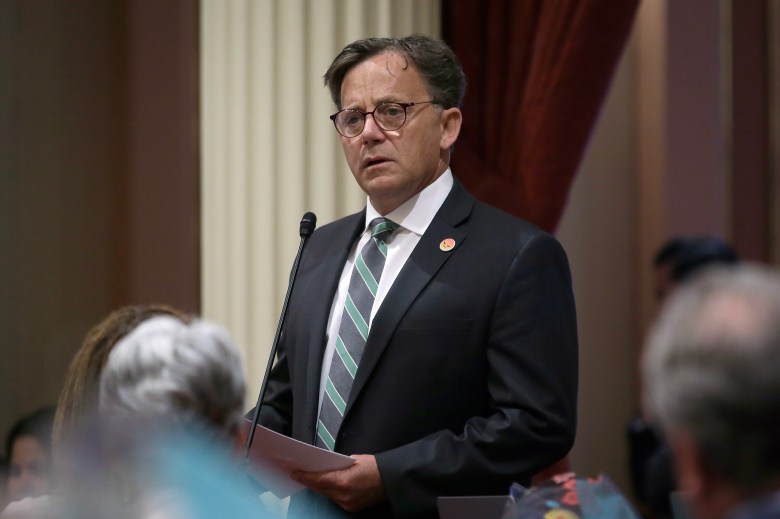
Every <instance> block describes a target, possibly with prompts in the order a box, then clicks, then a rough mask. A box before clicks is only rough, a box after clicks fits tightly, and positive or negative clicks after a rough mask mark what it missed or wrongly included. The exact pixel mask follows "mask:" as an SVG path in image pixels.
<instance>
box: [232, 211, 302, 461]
mask: <svg viewBox="0 0 780 519" xmlns="http://www.w3.org/2000/svg"><path fill="white" fill-rule="evenodd" d="M316 226H317V216H316V215H315V214H314V213H306V214H304V215H303V218H302V219H301V226H300V235H301V242H300V244H299V245H298V253H297V254H296V255H295V261H294V262H293V266H292V271H291V272H290V283H289V285H288V286H287V294H286V295H285V296H284V303H283V304H282V313H281V315H280V316H279V324H278V325H277V326H276V334H275V335H274V342H273V345H272V346H271V354H270V355H269V356H268V364H267V365H266V367H265V375H263V383H262V385H261V386H260V394H258V395H257V405H255V412H254V415H253V416H252V426H251V427H250V429H249V435H248V436H247V438H246V446H245V450H244V457H245V458H246V459H249V449H250V448H251V447H252V441H253V440H254V439H255V428H256V427H257V422H258V421H259V419H260V406H261V405H262V404H263V397H264V396H265V390H266V387H267V386H268V375H269V374H270V373H271V366H272V365H273V363H274V359H275V358H276V349H277V348H278V346H279V338H280V337H281V335H282V328H283V327H284V320H285V317H287V303H288V302H289V301H290V294H291V293H292V290H293V286H294V285H295V277H296V276H297V274H298V264H299V263H300V261H301V255H302V254H303V248H304V246H306V242H307V240H308V239H309V236H311V234H312V233H313V232H314V228H315V227H316Z"/></svg>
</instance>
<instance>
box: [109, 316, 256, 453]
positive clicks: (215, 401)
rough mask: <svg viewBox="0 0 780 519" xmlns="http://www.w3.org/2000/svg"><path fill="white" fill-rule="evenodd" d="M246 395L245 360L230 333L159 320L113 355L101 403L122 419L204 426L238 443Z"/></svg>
mask: <svg viewBox="0 0 780 519" xmlns="http://www.w3.org/2000/svg"><path fill="white" fill-rule="evenodd" d="M244 392H245V382H244V375H243V371H242V368H241V360H240V357H239V354H238V350H237V348H236V347H235V345H234V344H233V341H232V340H231V338H230V336H229V335H228V333H227V331H225V330H224V329H223V328H221V327H219V326H217V325H215V324H212V323H209V322H206V321H202V320H195V321H193V322H191V323H183V322H182V321H180V320H178V319H174V318H171V317H154V318H152V319H149V320H147V321H145V322H144V323H143V324H141V325H140V326H138V327H137V328H136V329H135V330H133V331H132V332H131V333H130V334H128V335H127V336H126V337H125V338H124V339H122V340H121V341H119V343H118V344H117V345H116V347H115V348H114V349H113V351H112V352H111V354H110V355H109V356H108V362H107V363H106V366H105V368H104V370H103V374H102V376H101V383H100V405H101V409H102V410H104V411H105V412H107V413H108V414H110V415H113V416H114V417H119V418H120V419H121V418H122V417H127V418H129V419H131V420H133V421H135V420H140V421H148V422H152V423H155V422H160V421H162V422H165V423H166V424H168V425H173V426H182V427H183V428H185V429H186V428H190V427H192V426H198V427H204V428H206V429H207V430H208V431H211V432H216V433H217V434H218V435H219V436H223V437H225V438H229V439H233V438H235V436H236V435H237V434H238V429H239V425H240V423H241V419H242V416H243V404H244Z"/></svg>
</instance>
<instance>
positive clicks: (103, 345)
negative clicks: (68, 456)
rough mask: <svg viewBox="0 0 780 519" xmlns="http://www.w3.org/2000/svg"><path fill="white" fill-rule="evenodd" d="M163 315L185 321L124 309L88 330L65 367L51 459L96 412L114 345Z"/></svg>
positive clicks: (160, 311)
mask: <svg viewBox="0 0 780 519" xmlns="http://www.w3.org/2000/svg"><path fill="white" fill-rule="evenodd" d="M160 315H167V316H171V317H172V318H176V319H179V320H181V321H183V322H187V321H189V317H188V316H187V315H186V314H184V313H182V312H180V311H179V310H176V309H174V308H171V307H169V306H165V305H136V306H125V307H123V308H120V309H118V310H115V311H113V312H111V313H110V314H109V315H108V316H106V317H105V318H104V319H103V320H102V321H101V322H100V323H98V324H97V325H95V326H94V327H93V328H92V329H90V330H89V331H88V332H87V334H86V337H85V338H84V342H83V343H82V345H81V348H79V350H78V351H77V352H76V355H75V356H74V357H73V360H72V361H71V363H70V366H69V367H68V373H67V375H66V378H65V385H64V386H63V388H62V391H61V392H60V397H59V402H58V404H57V412H56V415H55V417H54V430H53V437H52V444H53V450H54V456H55V458H59V457H60V456H61V454H63V453H62V451H63V450H65V445H66V444H67V443H68V437H69V436H71V435H74V434H75V435H78V434H79V433H80V432H81V430H82V428H83V426H84V424H85V422H86V421H87V420H92V419H94V415H95V413H96V412H97V410H98V403H99V394H100V375H101V373H102V371H103V367H104V366H105V364H106V361H107V359H108V355H109V353H111V350H112V349H113V348H114V346H115V345H116V343H117V341H119V340H120V339H122V338H123V337H124V336H125V335H127V334H128V333H130V331H132V330H133V329H134V328H135V327H136V326H138V325H139V324H141V323H142V322H144V321H146V320H147V319H149V318H151V317H155V316H160Z"/></svg>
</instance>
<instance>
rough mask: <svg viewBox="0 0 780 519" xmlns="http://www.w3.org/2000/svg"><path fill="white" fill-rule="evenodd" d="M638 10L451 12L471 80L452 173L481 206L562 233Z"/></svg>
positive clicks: (567, 4)
mask: <svg viewBox="0 0 780 519" xmlns="http://www.w3.org/2000/svg"><path fill="white" fill-rule="evenodd" d="M637 4H638V0H609V1H606V2H605V1H603V0H602V1H596V0H556V1H555V2H549V1H547V2H545V1H544V0H519V1H511V0H506V1H493V2H481V1H480V0H450V1H448V2H444V3H443V4H442V8H443V13H442V16H443V23H442V34H443V37H444V39H445V40H446V41H447V42H448V43H449V44H450V45H451V46H452V48H453V49H454V50H455V53H456V54H457V55H458V56H459V57H460V59H461V61H462V63H463V68H464V70H465V72H466V76H467V78H468V81H469V86H468V93H467V95H466V98H465V101H464V105H463V113H464V123H463V128H462V133H461V135H460V138H459V139H458V143H457V145H456V149H455V152H454V154H453V157H452V166H453V170H454V172H455V174H456V175H457V176H458V178H460V179H461V181H462V182H463V183H464V184H465V185H466V186H467V187H468V189H469V190H470V191H471V192H472V193H474V194H475V195H476V196H477V198H480V199H481V200H484V201H485V202H488V203H490V204H492V205H495V206H497V207H500V208H501V209H504V210H505V211H508V212H510V213H513V214H515V215H517V216H520V217H522V218H525V219H527V220H529V221H530V222H532V223H534V224H536V225H538V226H539V227H541V228H543V229H545V230H547V231H550V232H553V231H554V230H555V228H556V226H557V224H558V222H559V220H560V217H561V214H562V213H563V209H564V207H565V205H566V200H567V198H568V193H569V188H570V186H571V183H572V181H573V179H574V176H575V174H576V171H577V168H578V166H579V163H580V159H581V158H582V155H583V152H584V151H585V147H586V145H587V142H588V136H589V135H590V131H591V129H592V127H593V124H594V122H595V120H596V117H597V115H598V112H599V108H600V107H601V103H602V101H603V99H604V97H605V96H606V93H607V90H608V87H609V83H610V80H611V78H612V74H613V71H614V69H615V66H616V65H617V62H618V59H619V57H620V55H621V52H622V50H623V47H624V46H625V43H626V40H627V38H628V35H629V32H630V29H631V24H632V21H633V18H634V14H635V11H636V8H637Z"/></svg>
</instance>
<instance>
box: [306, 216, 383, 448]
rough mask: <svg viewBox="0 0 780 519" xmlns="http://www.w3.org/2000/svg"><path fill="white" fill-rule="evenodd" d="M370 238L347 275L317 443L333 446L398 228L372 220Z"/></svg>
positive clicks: (319, 445)
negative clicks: (389, 241) (389, 245)
mask: <svg viewBox="0 0 780 519" xmlns="http://www.w3.org/2000/svg"><path fill="white" fill-rule="evenodd" d="M370 226H371V238H369V240H368V242H366V244H365V245H364V246H363V249H362V250H361V251H360V254H359V255H358V256H357V258H355V266H354V267H353V269H352V276H351V277H350V279H349V289H348V290H347V299H346V301H345V303H344V311H343V313H342V315H341V323H340V324H339V333H338V337H337V338H336V348H335V350H334V351H333V359H332V361H331V364H330V370H329V371H328V379H327V380H326V381H325V394H324V395H323V397H322V406H321V407H320V416H319V419H318V421H317V442H316V444H317V446H318V447H323V448H326V449H328V450H333V449H334V447H335V445H336V437H337V434H338V430H339V427H340V426H341V421H342V419H343V418H344V411H345V409H346V408H347V402H348V401H349V392H350V390H351V389H352V382H353V381H354V380H355V374H356V373H357V369H358V366H359V365H360V359H361V357H362V356H363V349H364V348H365V346H366V339H367V338H368V331H369V328H370V324H371V323H370V321H371V308H372V307H373V306H374V299H375V298H376V291H377V287H378V286H379V279H380V278H381V277H382V270H383V269H384V267H385V259H386V258H387V244H386V243H385V241H386V240H387V238H389V237H390V234H392V232H393V231H394V230H395V229H397V228H398V224H397V223H395V222H391V221H390V220H387V219H386V218H374V219H373V220H371V224H370Z"/></svg>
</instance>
